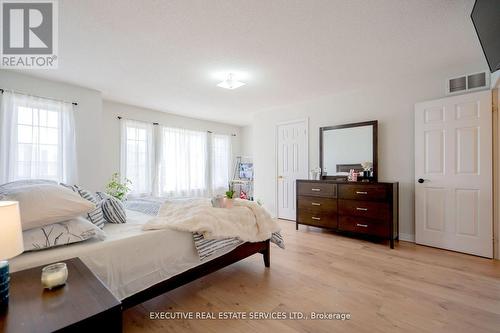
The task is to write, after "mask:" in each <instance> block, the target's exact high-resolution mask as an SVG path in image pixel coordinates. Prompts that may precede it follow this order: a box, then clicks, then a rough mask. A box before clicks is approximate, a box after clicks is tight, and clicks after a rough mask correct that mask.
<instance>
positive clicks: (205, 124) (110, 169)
mask: <svg viewBox="0 0 500 333" xmlns="http://www.w3.org/2000/svg"><path fill="white" fill-rule="evenodd" d="M118 116H121V117H123V118H128V119H133V120H142V121H147V122H157V123H160V124H161V125H165V126H172V127H180V128H185V129H191V130H200V131H212V132H214V133H220V134H236V136H234V137H232V150H233V155H240V154H242V151H241V144H240V142H241V133H240V131H241V127H238V126H234V125H227V124H222V123H218V122H212V121H206V120H200V119H194V118H188V117H182V116H177V115H174V114H170V113H166V112H161V111H155V110H150V109H144V108H140V107H136V106H131V105H126V104H121V103H117V102H111V101H103V117H102V128H103V132H104V133H105V136H106V140H104V142H102V143H101V148H102V150H103V153H104V156H106V158H105V159H103V161H102V163H101V168H102V169H103V170H104V172H105V174H106V175H107V176H108V177H110V176H111V174H113V173H114V172H119V171H120V121H119V120H118V119H117V117H118ZM230 170H231V173H232V171H233V166H231V169H230Z"/></svg>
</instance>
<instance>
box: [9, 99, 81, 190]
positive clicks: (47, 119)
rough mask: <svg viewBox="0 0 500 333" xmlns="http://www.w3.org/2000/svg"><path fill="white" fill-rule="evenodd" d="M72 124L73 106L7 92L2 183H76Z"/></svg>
mask: <svg viewBox="0 0 500 333" xmlns="http://www.w3.org/2000/svg"><path fill="white" fill-rule="evenodd" d="M73 122H74V120H73V105H71V103H65V102H61V101H55V100H51V99H44V98H39V97H34V96H27V95H22V94H16V93H11V92H7V91H6V92H4V94H3V96H2V106H1V118H0V123H1V130H2V138H1V144H0V157H1V159H2V163H1V164H0V182H8V181H14V180H19V179H49V180H55V181H60V182H68V183H69V182H76V166H75V160H76V158H75V157H76V154H75V134H74V125H73Z"/></svg>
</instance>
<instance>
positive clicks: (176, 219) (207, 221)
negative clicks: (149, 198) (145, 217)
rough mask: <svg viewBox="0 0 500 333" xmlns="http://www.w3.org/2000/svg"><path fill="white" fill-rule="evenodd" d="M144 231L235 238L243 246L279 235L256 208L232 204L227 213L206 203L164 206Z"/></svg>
mask: <svg viewBox="0 0 500 333" xmlns="http://www.w3.org/2000/svg"><path fill="white" fill-rule="evenodd" d="M143 228H144V230H157V229H164V228H170V229H174V230H178V231H188V232H192V233H198V234H201V235H203V237H204V238H205V239H226V238H233V237H236V238H238V239H240V240H242V241H245V242H261V241H264V240H267V239H270V238H271V236H272V234H273V233H275V232H279V230H280V228H279V226H278V224H277V223H276V221H275V220H274V219H273V218H271V216H270V215H269V213H268V212H267V211H266V210H265V209H264V208H262V207H261V206H260V205H258V204H257V203H255V202H253V201H248V200H240V199H235V200H234V207H233V208H230V209H225V208H214V207H212V205H211V202H210V199H191V200H185V201H169V202H165V203H164V204H163V205H162V206H161V208H160V211H159V212H158V215H157V216H156V217H155V218H153V219H151V220H150V221H148V223H146V224H145V225H144V227H143Z"/></svg>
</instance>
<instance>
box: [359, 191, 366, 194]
mask: <svg viewBox="0 0 500 333" xmlns="http://www.w3.org/2000/svg"><path fill="white" fill-rule="evenodd" d="M356 194H368V192H365V191H356Z"/></svg>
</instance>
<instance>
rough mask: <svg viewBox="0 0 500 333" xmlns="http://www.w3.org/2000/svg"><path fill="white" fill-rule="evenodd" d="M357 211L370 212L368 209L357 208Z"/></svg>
mask: <svg viewBox="0 0 500 333" xmlns="http://www.w3.org/2000/svg"><path fill="white" fill-rule="evenodd" d="M356 210H362V211H363V212H366V211H367V210H368V208H361V207H356Z"/></svg>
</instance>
